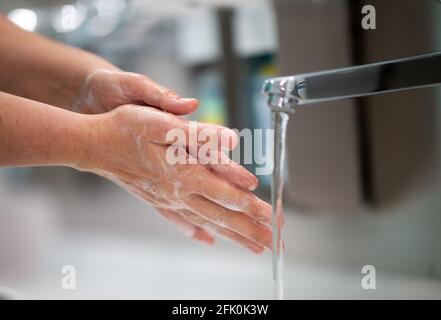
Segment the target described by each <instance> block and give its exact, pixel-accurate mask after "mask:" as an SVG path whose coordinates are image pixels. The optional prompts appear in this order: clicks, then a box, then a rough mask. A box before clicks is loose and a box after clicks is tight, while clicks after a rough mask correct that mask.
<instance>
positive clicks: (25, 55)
mask: <svg viewBox="0 0 441 320" xmlns="http://www.w3.org/2000/svg"><path fill="white" fill-rule="evenodd" d="M0 35H1V41H0V57H1V58H0V70H1V72H0V90H1V91H4V92H8V93H11V94H14V95H18V96H21V97H25V98H28V99H32V100H37V101H41V102H44V103H47V104H50V105H54V106H57V107H62V108H65V109H69V108H70V107H71V105H72V103H73V101H74V100H75V98H76V97H78V95H79V94H80V91H81V89H82V86H83V84H84V81H85V79H86V78H87V76H88V75H89V74H90V73H92V72H93V71H94V70H97V69H108V70H118V69H117V68H116V67H114V66H113V65H111V64H110V63H109V62H107V61H105V60H104V59H102V58H100V57H98V56H96V55H94V54H91V53H88V52H86V51H83V50H80V49H77V48H73V47H69V46H65V45H62V44H60V43H57V42H55V41H51V40H49V39H47V38H45V37H43V36H40V35H38V34H35V33H31V32H27V31H24V30H22V29H20V28H18V27H17V26H15V25H14V24H12V23H11V22H9V21H8V19H7V18H5V17H4V16H2V15H0Z"/></svg>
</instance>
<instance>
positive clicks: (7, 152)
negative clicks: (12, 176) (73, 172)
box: [0, 92, 100, 168]
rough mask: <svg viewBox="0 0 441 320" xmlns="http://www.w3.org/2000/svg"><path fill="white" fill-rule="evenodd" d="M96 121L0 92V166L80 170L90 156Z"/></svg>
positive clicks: (92, 118)
mask: <svg viewBox="0 0 441 320" xmlns="http://www.w3.org/2000/svg"><path fill="white" fill-rule="evenodd" d="M99 117H100V116H87V115H81V114H77V113H74V112H70V111H66V110H62V109H60V108H54V107H52V106H49V105H46V104H43V103H40V102H35V101H32V100H28V99H24V98H21V97H17V96H13V95H10V94H7V93H3V92H0V166H34V165H65V166H71V167H76V168H81V167H83V164H84V163H87V162H88V161H90V160H89V159H88V158H90V157H91V154H93V153H92V152H91V148H92V147H93V143H94V141H95V138H96V133H97V132H98V131H99V125H97V121H96V119H97V118H99Z"/></svg>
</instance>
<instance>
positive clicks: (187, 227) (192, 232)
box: [156, 207, 214, 245]
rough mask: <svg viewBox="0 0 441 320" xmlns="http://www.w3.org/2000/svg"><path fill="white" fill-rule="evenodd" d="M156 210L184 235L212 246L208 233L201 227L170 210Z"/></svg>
mask: <svg viewBox="0 0 441 320" xmlns="http://www.w3.org/2000/svg"><path fill="white" fill-rule="evenodd" d="M156 210H157V211H158V212H159V213H160V214H161V215H162V216H163V217H164V218H166V219H167V220H169V221H171V222H173V223H175V224H176V225H177V226H178V227H179V228H180V229H181V231H182V232H183V233H184V234H186V235H189V236H190V237H192V238H193V239H195V240H198V241H201V242H204V243H206V244H208V245H212V244H213V243H214V238H213V236H212V235H211V234H210V233H209V232H208V231H206V230H205V229H204V228H202V227H201V226H198V225H195V224H194V223H191V222H190V221H188V220H186V219H185V218H184V217H183V216H181V215H180V214H179V213H177V212H175V211H173V210H170V209H164V208H158V207H156Z"/></svg>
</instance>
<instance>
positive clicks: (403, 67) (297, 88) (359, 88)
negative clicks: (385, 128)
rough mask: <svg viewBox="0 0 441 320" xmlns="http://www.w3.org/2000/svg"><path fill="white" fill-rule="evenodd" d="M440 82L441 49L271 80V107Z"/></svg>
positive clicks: (268, 91) (265, 90)
mask: <svg viewBox="0 0 441 320" xmlns="http://www.w3.org/2000/svg"><path fill="white" fill-rule="evenodd" d="M439 84H441V52H437V53H431V54H426V55H420V56H414V57H408V58H403V59H397V60H389V61H383V62H378V63H372V64H366V65H360V66H355V67H349V68H341V69H334V70H328V71H320V72H313V73H306V74H300V75H293V76H287V77H279V78H272V79H268V80H267V81H266V82H265V84H264V86H263V94H264V95H266V96H267V99H268V106H269V107H270V108H271V109H272V110H275V111H282V112H287V113H290V112H293V111H294V108H295V107H296V106H301V105H306V104H311V103H318V102H325V101H332V100H340V99H347V98H355V97H363V96H370V95H376V94H381V93H387V92H394V91H401V90H409V89H415V88H421V87H429V86H435V85H439Z"/></svg>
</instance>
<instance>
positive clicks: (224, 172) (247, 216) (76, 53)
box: [0, 16, 271, 253]
mask: <svg viewBox="0 0 441 320" xmlns="http://www.w3.org/2000/svg"><path fill="white" fill-rule="evenodd" d="M0 34H1V37H2V41H0V57H1V59H0V67H1V69H2V73H0V90H1V91H4V92H8V93H10V94H7V93H2V92H0V124H1V125H0V150H1V151H2V152H1V153H0V165H8V166H14V165H66V166H71V167H74V168H76V169H79V170H83V171H90V172H94V173H96V174H99V175H101V176H104V177H106V178H108V179H110V180H112V181H113V182H115V183H117V184H118V185H120V186H122V187H123V188H125V189H127V190H129V191H130V192H132V193H133V194H135V195H137V196H138V197H140V198H142V199H143V200H144V201H147V202H149V203H151V204H152V205H153V206H154V207H155V208H156V209H157V210H158V211H159V212H160V213H161V214H162V215H163V216H164V217H166V218H167V219H169V220H171V221H173V222H174V223H176V224H178V225H179V226H180V227H181V228H182V229H184V230H185V232H186V233H188V234H190V235H191V236H192V237H193V238H195V239H197V240H200V241H203V242H206V243H212V242H213V240H214V238H213V236H212V234H211V232H210V231H209V230H211V231H214V232H216V233H217V234H220V235H223V236H225V237H227V238H229V239H232V240H233V241H235V242H236V243H239V244H241V245H244V246H245V247H247V248H249V249H250V250H252V251H253V252H256V253H259V252H261V251H262V250H263V249H264V248H265V247H266V248H268V247H270V238H271V233H270V230H269V228H268V226H267V224H268V222H269V219H270V206H269V205H268V204H266V203H265V202H263V201H261V200H260V199H258V198H257V197H255V196H254V195H253V194H252V193H250V192H249V191H248V190H253V189H254V188H255V187H256V186H257V180H256V178H255V177H254V176H253V175H251V174H250V173H249V172H247V171H246V170H245V169H244V168H243V167H241V166H239V165H238V164H235V163H233V162H232V161H229V162H228V163H227V164H217V165H214V164H213V165H205V166H203V165H200V164H197V165H175V166H171V165H169V164H168V163H167V162H166V161H165V149H166V148H167V143H166V141H165V133H166V131H167V130H169V129H171V128H177V127H178V128H183V130H184V131H185V130H186V128H187V127H188V122H187V121H186V120H184V119H180V118H178V117H177V116H175V115H173V114H176V115H179V114H186V113H190V112H192V111H193V110H194V109H195V108H196V107H197V100H196V99H192V98H189V99H187V98H180V97H179V96H178V95H176V94H175V93H174V92H173V91H171V90H169V89H167V88H164V87H163V86H161V85H159V84H157V83H155V82H154V81H152V80H151V79H149V78H148V77H146V76H143V75H139V74H134V73H129V72H124V71H121V70H119V69H118V68H116V67H115V66H113V65H111V64H110V63H108V62H107V61H105V60H103V59H101V58H99V57H97V56H95V55H93V54H90V53H87V52H85V51H82V50H79V49H76V48H70V47H68V46H64V45H61V44H59V43H55V42H53V41H50V40H48V39H46V38H44V37H41V36H39V35H36V34H33V33H29V32H26V31H23V30H21V29H19V28H17V27H15V26H14V25H12V24H11V23H10V22H8V21H7V19H6V18H4V17H2V16H0ZM18 96H20V97H18ZM36 101H39V102H36ZM121 105H123V106H121ZM53 106H56V107H59V108H63V109H66V110H69V111H66V110H62V109H59V108H54V107H53ZM120 106H121V107H120ZM147 106H151V107H147ZM152 107H154V108H152ZM158 109H160V110H164V111H167V112H164V111H159V110H158ZM71 111H75V112H77V113H73V112H71ZM78 113H83V114H90V115H81V114H78ZM199 126H200V127H201V128H202V127H203V128H209V129H211V130H213V131H216V132H217V133H218V135H219V136H220V137H224V135H226V139H220V140H219V141H220V144H226V145H222V146H219V148H220V149H221V147H232V146H231V145H228V141H230V140H234V137H233V136H232V135H231V132H230V133H229V131H227V130H222V128H221V127H219V126H215V125H209V124H200V125H199ZM6 137H7V138H6ZM225 141H227V143H225ZM219 155H220V156H222V154H221V153H219ZM192 156H194V155H190V154H188V157H192Z"/></svg>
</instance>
